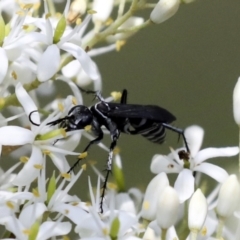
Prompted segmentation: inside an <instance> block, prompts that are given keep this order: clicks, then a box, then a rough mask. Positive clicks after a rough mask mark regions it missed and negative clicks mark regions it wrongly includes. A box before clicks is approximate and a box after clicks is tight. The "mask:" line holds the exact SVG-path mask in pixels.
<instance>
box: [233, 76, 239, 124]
mask: <svg viewBox="0 0 240 240" xmlns="http://www.w3.org/2000/svg"><path fill="white" fill-rule="evenodd" d="M233 116H234V120H235V122H236V124H237V125H240V77H239V78H238V81H237V83H236V85H235V87H234V91H233Z"/></svg>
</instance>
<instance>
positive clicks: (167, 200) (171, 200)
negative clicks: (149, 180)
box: [156, 186, 180, 229]
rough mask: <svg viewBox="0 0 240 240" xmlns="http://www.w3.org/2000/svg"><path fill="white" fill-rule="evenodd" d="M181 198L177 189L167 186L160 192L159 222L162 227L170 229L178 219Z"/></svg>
mask: <svg viewBox="0 0 240 240" xmlns="http://www.w3.org/2000/svg"><path fill="white" fill-rule="evenodd" d="M179 204H180V202H179V198H178V194H177V192H176V190H175V189H174V188H172V187H170V186H167V187H166V188H165V189H164V191H163V192H162V193H161V194H160V196H159V199H158V205H157V209H156V210H157V223H158V225H159V227H160V228H162V229H168V228H170V227H171V226H172V225H174V223H175V222H176V220H177V217H178V210H179Z"/></svg>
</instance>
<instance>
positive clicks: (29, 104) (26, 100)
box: [15, 82, 40, 130]
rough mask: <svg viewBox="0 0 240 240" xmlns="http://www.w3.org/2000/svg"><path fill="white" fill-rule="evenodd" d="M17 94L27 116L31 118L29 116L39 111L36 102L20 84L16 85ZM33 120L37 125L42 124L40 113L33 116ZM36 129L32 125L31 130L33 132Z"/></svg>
mask: <svg viewBox="0 0 240 240" xmlns="http://www.w3.org/2000/svg"><path fill="white" fill-rule="evenodd" d="M15 92H16V96H17V99H18V101H19V102H20V103H21V105H22V107H23V108H24V111H25V113H26V115H27V116H29V114H30V113H31V112H32V111H35V110H37V106H36V105H35V103H34V101H33V100H32V98H31V97H30V96H29V95H28V93H27V91H26V90H25V89H24V88H23V86H22V84H21V83H20V82H19V83H18V84H17V85H16V89H15ZM31 120H32V121H33V122H34V123H36V124H40V117H39V113H38V112H35V113H34V114H32V115H31ZM34 128H36V126H35V125H33V124H31V129H32V130H33V129H34Z"/></svg>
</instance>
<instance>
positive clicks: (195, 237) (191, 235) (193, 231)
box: [190, 229, 198, 240]
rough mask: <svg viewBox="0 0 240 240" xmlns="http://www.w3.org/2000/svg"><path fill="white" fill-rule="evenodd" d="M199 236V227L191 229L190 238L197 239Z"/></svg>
mask: <svg viewBox="0 0 240 240" xmlns="http://www.w3.org/2000/svg"><path fill="white" fill-rule="evenodd" d="M197 236H198V230H197V229H191V232H190V240H196V239H197Z"/></svg>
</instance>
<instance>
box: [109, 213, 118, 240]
mask: <svg viewBox="0 0 240 240" xmlns="http://www.w3.org/2000/svg"><path fill="white" fill-rule="evenodd" d="M119 229H120V221H119V219H118V217H116V218H114V220H113V221H112V225H111V229H110V234H109V235H110V237H111V239H112V240H116V239H117V238H118V232H119Z"/></svg>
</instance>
